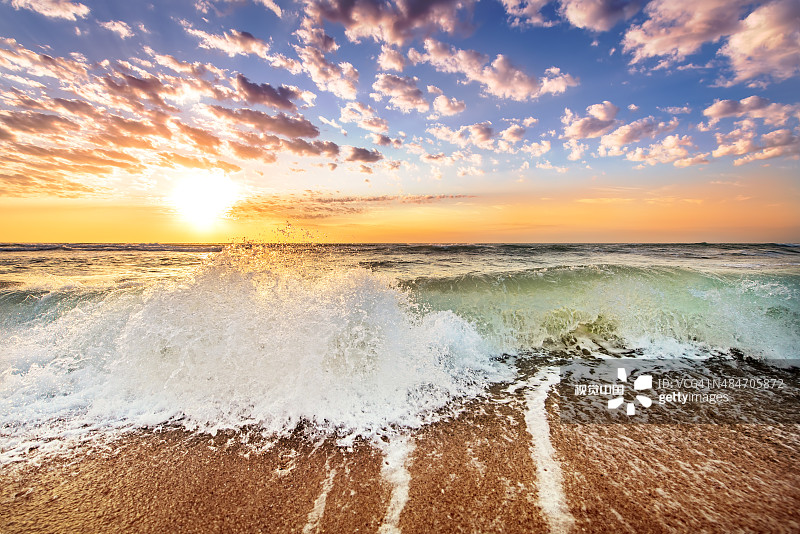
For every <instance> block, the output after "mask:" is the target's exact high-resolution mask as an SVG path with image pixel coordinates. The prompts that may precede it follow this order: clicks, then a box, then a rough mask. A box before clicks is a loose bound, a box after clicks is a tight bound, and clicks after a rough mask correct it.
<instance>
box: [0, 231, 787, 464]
mask: <svg viewBox="0 0 800 534" xmlns="http://www.w3.org/2000/svg"><path fill="white" fill-rule="evenodd" d="M387 246H388V245H387ZM492 246H494V245H492ZM401 248H402V247H401ZM343 249H344V250H347V251H351V250H352V251H354V252H358V251H361V252H359V253H364V252H363V251H364V250H367V252H366V254H367V255H369V254H373V257H372V258H371V259H370V258H366V259H363V261H361V260H362V258H361V257H360V256H358V257H356V258H355V259H351V261H350V263H346V262H343V261H342V250H343ZM192 250H196V249H192ZM393 250H395V251H397V250H398V249H396V248H395V249H393ZM475 250H477V249H475ZM348 253H349V252H348ZM462 253H463V251H461V252H459V254H462ZM382 254H383V253H382ZM491 254H492V255H493V256H492V257H493V258H494V259H493V260H492V262H493V263H492V265H504V261H503V260H502V258H501V259H500V260H497V253H496V252H494V251H492V252H491ZM380 257H381V256H380V255H379V254H375V253H374V250H373V249H369V247H365V246H360V245H359V246H349V248H346V247H342V246H339V248H337V247H311V246H300V247H298V246H285V247H281V246H274V245H257V244H242V245H237V246H229V247H225V248H223V249H222V250H221V251H220V252H218V253H216V254H211V255H209V256H208V257H207V258H206V259H205V260H204V263H203V264H202V266H200V267H199V268H195V267H192V269H195V270H194V271H193V272H192V274H191V275H189V276H180V277H174V278H169V279H168V280H164V279H163V278H162V279H159V280H155V281H154V280H153V279H151V278H147V277H139V278H135V279H133V280H131V281H129V282H126V283H114V284H102V283H98V284H94V285H93V284H92V283H89V282H87V283H83V284H72V285H65V284H60V283H55V284H53V285H51V286H47V285H46V284H45V285H41V286H35V287H34V286H32V285H20V284H16V283H12V284H4V285H0V331H2V332H3V334H4V335H3V336H2V337H0V358H1V359H2V360H1V361H2V364H3V366H2V370H1V371H0V399H2V402H0V462H4V461H11V460H13V459H15V458H20V457H21V456H22V455H24V454H25V451H27V450H29V449H31V448H33V447H38V448H40V449H41V450H48V449H49V448H55V447H57V446H59V444H61V443H62V441H63V440H64V439H66V438H71V437H72V438H80V439H83V438H85V437H86V436H89V435H92V433H93V432H95V431H97V432H99V433H101V434H105V433H108V432H111V433H117V432H121V431H129V430H133V429H137V428H143V427H158V426H161V425H180V426H183V427H185V428H187V429H192V430H201V431H205V432H211V433H215V432H219V431H222V430H245V429H257V430H258V431H259V432H263V433H265V434H270V435H272V434H281V433H286V432H289V431H291V430H292V429H294V428H296V427H297V426H298V425H305V426H306V427H308V428H311V429H313V430H314V431H319V432H326V433H330V434H335V435H337V436H338V437H339V438H340V439H341V440H343V441H348V440H349V441H352V440H354V439H356V438H364V439H370V440H377V439H381V437H386V436H389V435H392V433H393V432H396V431H397V429H399V428H403V427H412V428H413V427H418V426H420V425H424V424H427V423H429V422H431V421H434V420H436V419H437V418H441V417H444V416H446V415H447V414H448V413H452V410H455V409H457V407H458V402H457V401H458V400H459V399H468V398H473V397H475V396H477V395H481V394H482V393H483V392H485V391H486V388H487V387H488V386H489V385H490V384H492V383H494V382H496V381H501V380H510V379H512V378H513V377H514V376H515V373H516V372H517V370H516V368H515V366H514V365H513V363H511V362H513V360H514V358H507V356H509V355H510V356H512V357H513V356H517V357H520V358H525V357H526V355H530V354H538V355H542V354H544V355H546V356H547V357H549V358H553V359H561V358H565V357H566V358H570V357H577V356H586V355H594V356H599V357H608V356H612V357H613V356H626V357H638V356H643V357H648V358H654V357H656V358H658V357H664V358H671V357H685V356H689V357H693V358H702V357H705V356H708V355H710V354H720V353H722V354H724V353H730V352H731V351H732V350H734V349H735V350H736V351H742V352H743V353H745V354H746V355H748V356H755V357H761V358H792V357H796V355H797V347H798V346H800V298H799V297H800V275H799V274H796V273H794V272H757V271H725V272H706V271H700V270H695V269H689V268H685V267H681V266H663V265H662V266H658V265H650V266H641V265H621V264H613V263H597V264H592V265H561V266H558V265H555V266H548V267H529V268H522V269H512V270H505V271H498V272H469V273H466V274H460V275H452V274H450V275H435V276H434V275H431V274H428V275H426V276H415V277H408V278H403V277H402V276H400V275H398V274H397V272H396V271H393V270H392V269H394V268H396V267H397V265H399V264H402V263H403V262H406V263H408V262H412V263H414V264H418V263H419V262H417V261H416V260H410V259H409V258H410V257H411V255H407V254H401V253H397V254H396V256H395V257H393V258H390V259H384V260H379V258H380ZM381 261H384V262H385V263H381ZM359 263H360V264H361V265H366V266H368V267H369V268H368V269H367V268H364V267H363V266H359ZM440 263H441V262H440ZM423 265H424V264H423ZM515 265H516V264H515ZM382 269H386V271H385V272H383V271H382ZM431 271H432V269H428V272H429V273H430V272H431ZM401 272H403V271H402V270H401ZM436 272H439V270H438V268H437V269H436Z"/></svg>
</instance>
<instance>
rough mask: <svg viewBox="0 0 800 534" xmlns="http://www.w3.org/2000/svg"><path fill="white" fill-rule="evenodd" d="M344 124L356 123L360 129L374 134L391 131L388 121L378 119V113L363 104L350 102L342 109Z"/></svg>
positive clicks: (341, 119)
mask: <svg viewBox="0 0 800 534" xmlns="http://www.w3.org/2000/svg"><path fill="white" fill-rule="evenodd" d="M339 120H340V121H342V122H354V123H356V124H358V126H359V127H360V128H363V129H365V130H367V131H370V132H374V133H386V132H388V131H389V123H388V122H386V119H382V118H380V117H378V113H377V112H376V111H375V110H374V109H373V108H372V107H371V106H369V105H368V104H363V103H361V102H348V103H347V105H346V106H345V107H344V108H342V114H341V116H340V117H339Z"/></svg>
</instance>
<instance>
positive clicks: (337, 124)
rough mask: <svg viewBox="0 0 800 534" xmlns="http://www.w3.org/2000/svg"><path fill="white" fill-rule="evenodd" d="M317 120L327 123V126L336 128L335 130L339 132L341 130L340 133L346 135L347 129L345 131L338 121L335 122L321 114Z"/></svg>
mask: <svg viewBox="0 0 800 534" xmlns="http://www.w3.org/2000/svg"><path fill="white" fill-rule="evenodd" d="M319 120H320V122H321V123H323V124H327V125H328V126H331V127H333V128H336V129H337V130H339V132H341V134H342V135H347V131H345V129H344V128H342V126H341V125H340V124H339V123H337V122H336V121H334V120H330V119H326V118H325V117H323V116H322V115H320V116H319Z"/></svg>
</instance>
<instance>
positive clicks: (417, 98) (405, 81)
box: [372, 74, 430, 113]
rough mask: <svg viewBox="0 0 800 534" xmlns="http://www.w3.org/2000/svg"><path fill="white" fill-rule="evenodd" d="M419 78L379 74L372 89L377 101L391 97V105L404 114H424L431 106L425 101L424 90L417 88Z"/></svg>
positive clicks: (373, 96)
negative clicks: (414, 112) (411, 112)
mask: <svg viewBox="0 0 800 534" xmlns="http://www.w3.org/2000/svg"><path fill="white" fill-rule="evenodd" d="M417 81H418V80H417V78H409V77H407V76H396V75H394V74H378V75H377V76H376V77H375V83H373V84H372V88H373V89H374V90H375V91H376V92H375V93H373V94H372V98H374V99H375V100H381V99H382V98H383V97H389V105H390V107H393V108H395V109H399V110H400V111H402V112H403V113H409V112H410V111H412V110H414V111H418V112H424V111H428V109H430V104H428V101H427V100H425V97H424V96H423V94H422V90H420V89H419V88H418V87H417Z"/></svg>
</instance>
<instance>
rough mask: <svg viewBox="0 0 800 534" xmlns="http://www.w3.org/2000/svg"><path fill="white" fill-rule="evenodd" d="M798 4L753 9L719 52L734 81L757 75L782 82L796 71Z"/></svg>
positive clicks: (784, 1) (782, 0) (789, 1)
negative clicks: (730, 69) (725, 57)
mask: <svg viewBox="0 0 800 534" xmlns="http://www.w3.org/2000/svg"><path fill="white" fill-rule="evenodd" d="M798 28H800V2H797V0H779V1H776V2H770V3H768V4H765V5H762V6H760V7H758V8H756V9H755V10H754V11H753V12H752V13H750V15H748V16H747V17H746V18H745V19H744V20H743V21H742V23H741V25H740V26H739V29H738V31H736V33H734V34H733V35H731V36H730V38H729V39H728V42H727V43H726V44H725V45H724V46H723V47H722V48H721V49H720V51H719V52H720V54H722V55H724V56H727V57H728V59H729V60H730V62H731V68H732V69H733V72H734V81H735V82H741V81H744V80H749V79H751V78H755V77H758V76H767V77H770V78H773V79H775V80H786V79H788V78H791V77H793V76H794V75H796V74H797V73H798V72H800V41H798V35H797V32H798Z"/></svg>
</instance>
